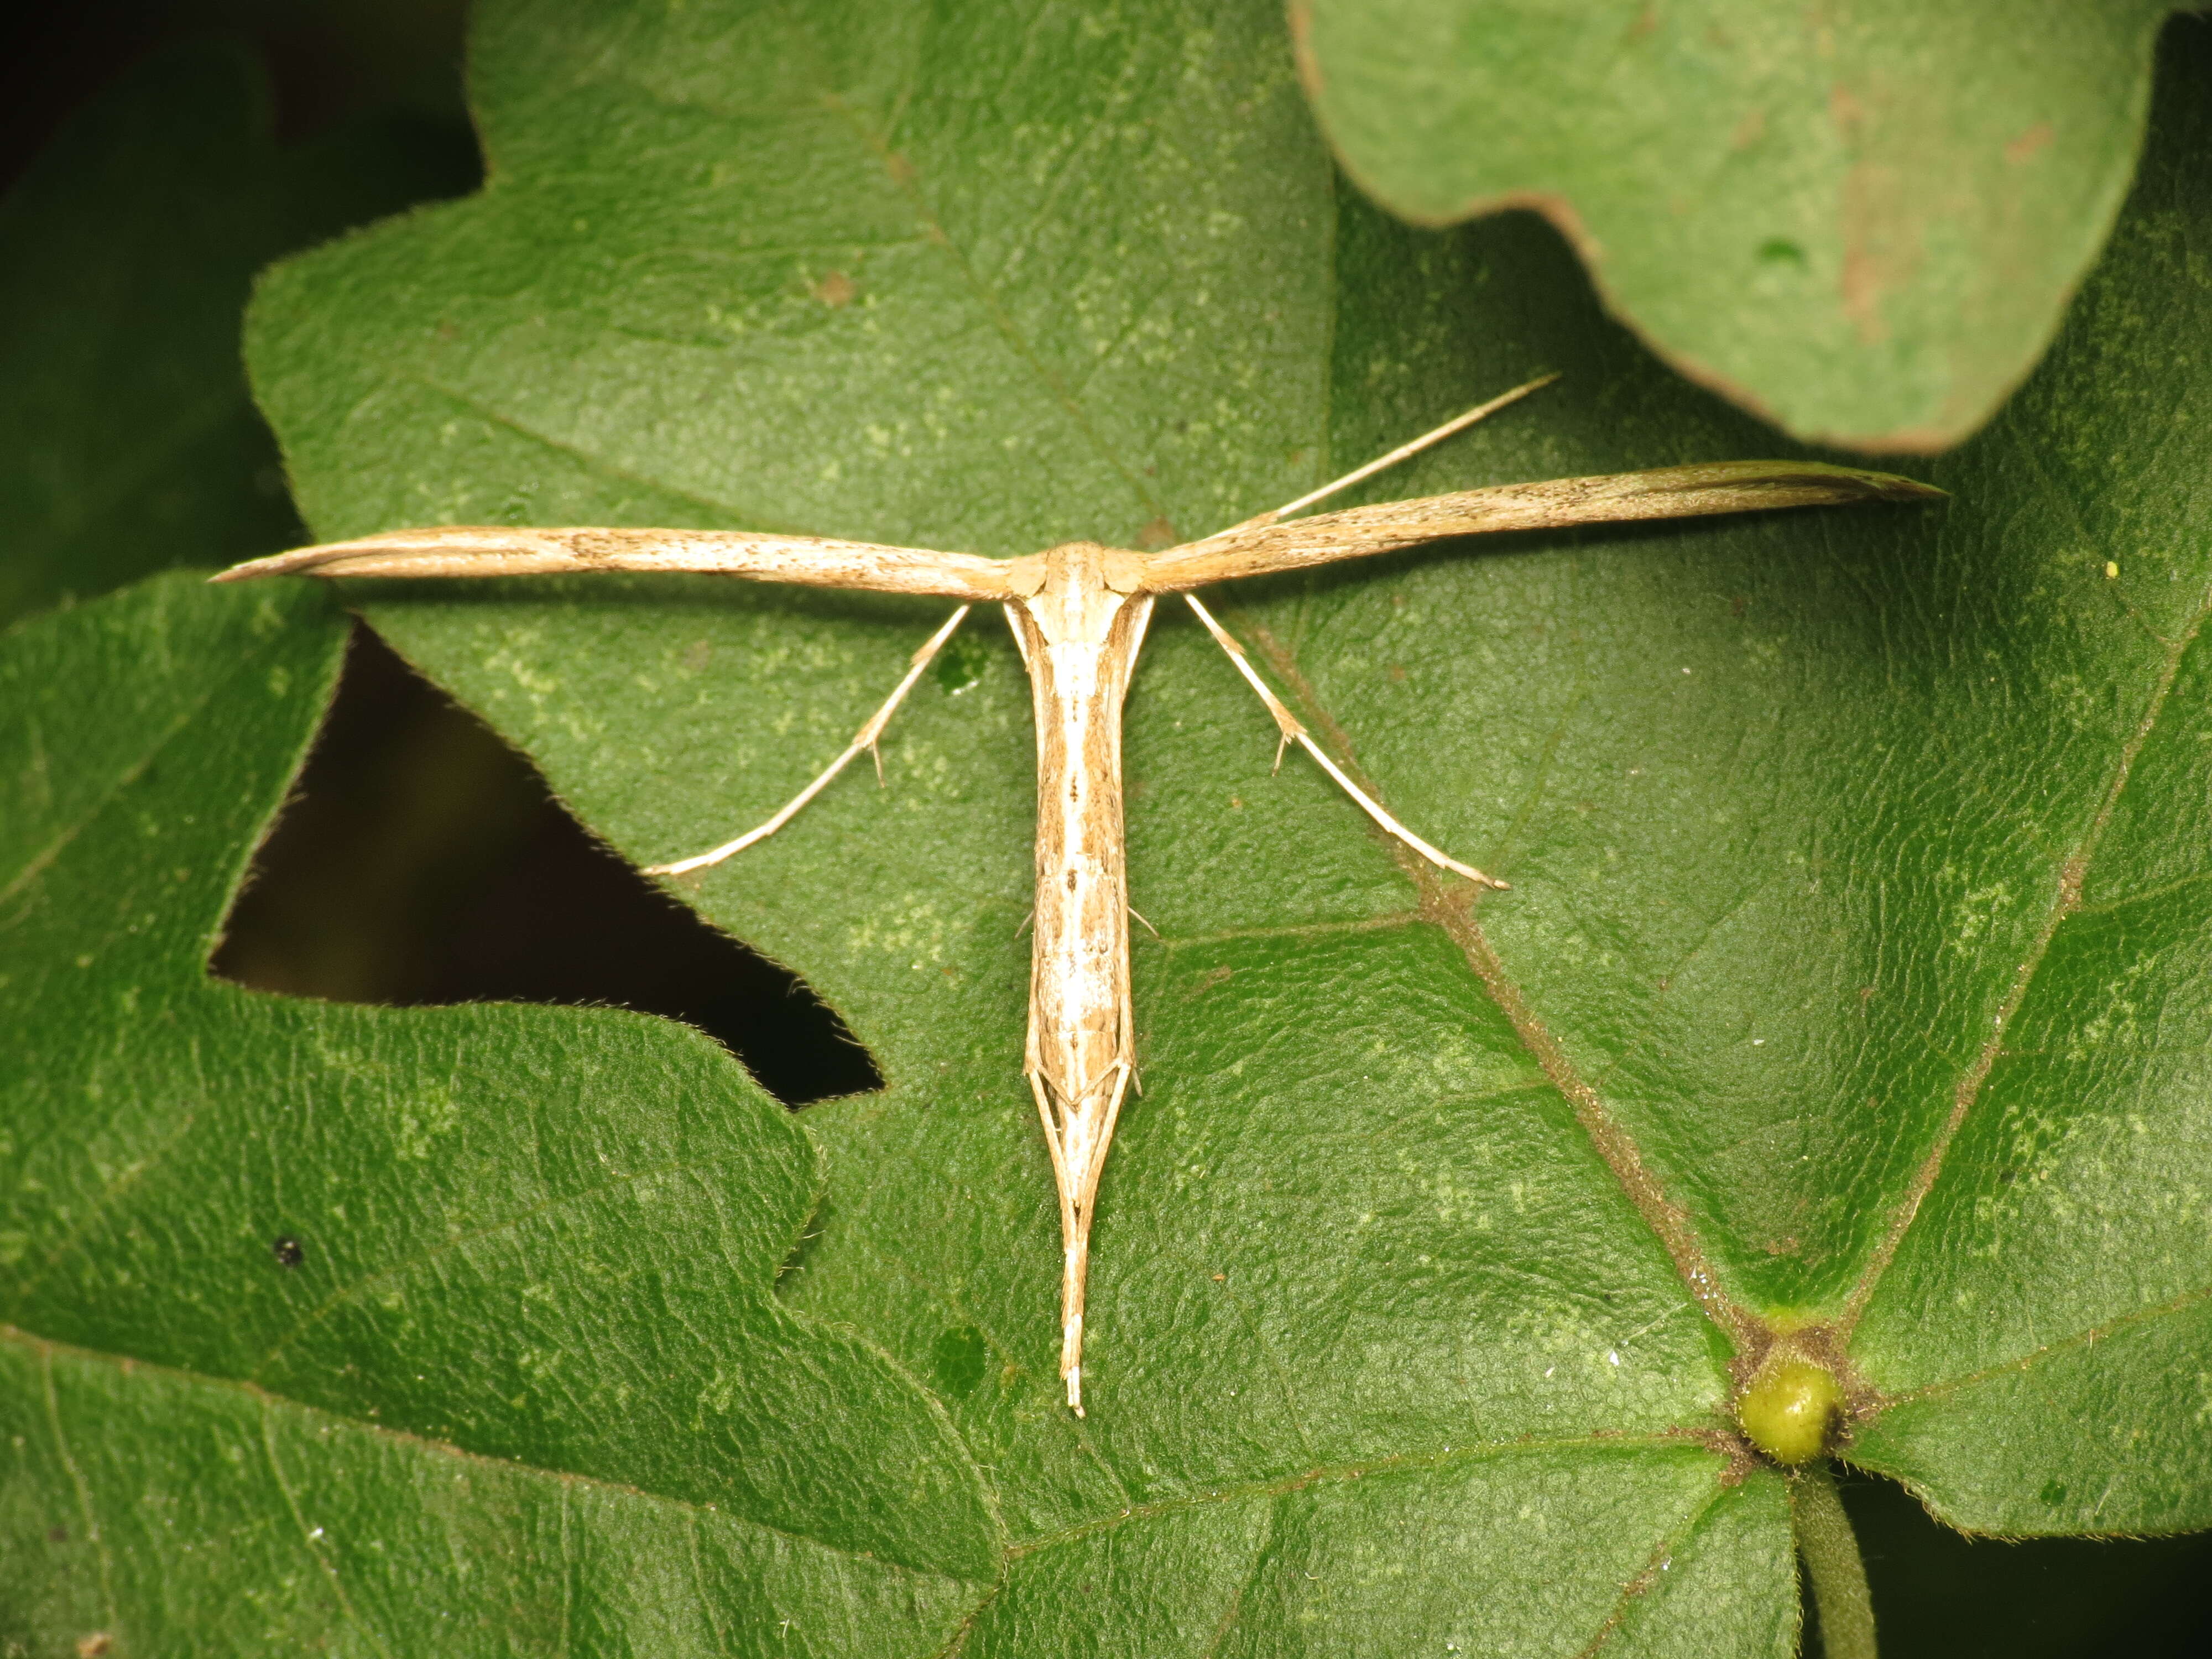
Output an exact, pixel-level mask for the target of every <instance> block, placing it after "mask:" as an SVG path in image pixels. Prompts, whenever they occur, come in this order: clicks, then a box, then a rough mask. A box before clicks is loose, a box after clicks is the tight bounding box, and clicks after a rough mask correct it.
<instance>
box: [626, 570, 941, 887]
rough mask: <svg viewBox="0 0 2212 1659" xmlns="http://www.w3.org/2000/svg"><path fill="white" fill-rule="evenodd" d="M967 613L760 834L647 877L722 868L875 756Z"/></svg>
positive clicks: (654, 867) (655, 869)
mask: <svg viewBox="0 0 2212 1659" xmlns="http://www.w3.org/2000/svg"><path fill="white" fill-rule="evenodd" d="M968 611H969V607H968V606H966V605H962V606H961V607H960V608H959V609H958V610H957V611H954V612H953V613H952V615H951V617H948V618H946V620H945V626H944V627H942V628H940V629H938V630H937V631H936V632H935V633H934V634H932V635H930V636H929V640H928V642H927V644H925V645H924V646H923V647H921V650H919V651H917V652H915V653H914V660H913V662H912V664H911V665H908V669H907V671H906V678H904V679H902V680H901V681H900V682H899V683H898V685H897V687H896V690H893V691H892V692H891V694H890V696H888V697H886V698H884V706H883V707H882V708H878V709H877V710H876V712H875V713H874V714H871V715H870V716H869V717H868V723H867V724H866V726H862V727H861V728H860V732H858V733H857V734H856V735H855V736H854V738H853V741H852V742H851V743H849V744H847V745H846V746H845V752H844V753H843V754H842V755H840V756H838V757H837V758H836V760H833V761H831V762H830V763H829V765H828V766H826V767H824V768H823V769H822V772H821V774H820V775H819V776H817V778H816V779H815V780H814V781H813V782H811V783H810V784H808V785H807V786H806V787H805V788H804V789H802V790H800V791H799V793H797V794H795V795H793V797H792V798H791V799H789V800H787V801H786V802H785V803H784V804H783V808H782V810H781V811H779V812H777V813H776V815H775V817H772V818H770V819H769V821H768V822H767V823H763V824H762V825H761V826H760V827H759V828H758V829H748V830H746V831H745V833H744V835H742V836H738V838H737V839H736V840H735V841H726V842H723V843H722V844H721V845H720V847H717V848H714V849H713V850H712V851H710V852H705V853H702V854H699V855H698V856H697V857H696V858H688V859H678V860H677V861H676V862H675V863H673V864H649V865H647V866H646V869H645V873H646V874H647V875H648V876H680V875H683V874H684V872H687V871H691V870H703V869H704V868H706V867H707V866H708V865H710V864H720V862H721V861H722V860H724V859H726V858H729V857H731V856H732V855H733V854H738V853H742V852H744V850H745V848H748V847H750V846H751V845H752V844H753V843H754V842H757V841H766V840H767V839H768V838H769V836H772V835H774V834H775V832H776V831H777V830H779V829H782V828H783V826H784V825H785V824H787V823H790V822H791V821H792V819H793V818H794V817H797V816H798V815H799V809H800V808H801V807H803V806H805V805H806V803H807V802H809V801H811V800H812V799H814V798H815V796H817V795H818V794H820V793H822V792H823V790H824V789H825V788H827V787H829V781H830V780H831V779H832V778H834V777H836V775H838V774H839V773H840V772H842V771H843V770H844V769H845V768H846V766H847V765H848V763H850V762H851V761H852V758H853V757H854V756H855V755H857V754H859V753H860V752H861V751H862V750H866V751H867V752H869V753H870V754H874V753H875V748H876V740H877V739H878V738H880V737H882V736H883V734H884V727H885V726H889V725H890V720H891V716H892V715H893V714H896V712H897V710H898V706H899V704H901V703H902V702H905V701H906V694H907V693H908V692H909V691H911V690H914V684H915V681H916V680H918V679H920V678H921V673H922V670H924V669H926V668H927V667H928V666H929V659H931V658H932V657H934V656H935V655H936V654H937V653H938V652H939V650H940V649H941V648H942V647H944V644H945V641H947V640H949V639H951V637H952V630H953V629H956V628H957V627H959V626H960V624H961V623H962V621H963V619H964V618H965V617H967V615H968ZM876 775H877V778H878V780H879V781H880V780H881V778H882V776H883V761H882V759H881V757H878V759H877V762H876Z"/></svg>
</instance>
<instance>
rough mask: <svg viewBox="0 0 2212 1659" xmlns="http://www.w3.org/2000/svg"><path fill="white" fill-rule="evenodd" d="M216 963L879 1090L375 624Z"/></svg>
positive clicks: (852, 1052) (751, 960) (363, 632)
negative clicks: (648, 1037)
mask: <svg viewBox="0 0 2212 1659" xmlns="http://www.w3.org/2000/svg"><path fill="white" fill-rule="evenodd" d="M209 967H210V971H211V972H213V973H214V974H216V975H218V976H219V977H221V978H223V979H228V980H232V981H236V982H237V983H239V984H240V985H247V986H252V987H254V988H256V989H258V990H264V991H275V992H278V993H282V994H288V995H292V996H308V997H319V998H324V999H326V1000H331V1001H334V1002H367V1003H381V1004H386V1005H390V1006H400V1007H410V1006H413V1007H420V1006H434V1005H442V1004H452V1003H462V1002H536V1003H553V1004H558V1005H562V1006H582V1007H605V1006H614V1007H623V1008H633V1009H636V1010H639V1011H641V1012H647V1013H654V1014H661V1015H665V1017H667V1018H671V1019H678V1020H682V1021H684V1023H685V1024H689V1025H693V1026H696V1027H697V1028H698V1029H699V1030H702V1031H704V1032H706V1033H707V1035H708V1036H711V1037H714V1039H715V1040H716V1041H717V1042H720V1043H722V1044H723V1045H724V1046H725V1047H726V1048H728V1049H729V1050H730V1051H731V1052H732V1054H736V1055H737V1057H738V1059H739V1060H743V1061H744V1064H745V1066H746V1067H747V1068H748V1069H749V1070H750V1072H751V1073H752V1074H753V1076H754V1077H755V1078H757V1079H759V1081H760V1084H761V1086H762V1087H763V1088H764V1089H766V1090H767V1091H769V1093H770V1094H772V1095H774V1096H775V1097H776V1098H777V1099H778V1100H780V1101H781V1102H783V1103H784V1104H786V1105H787V1106H793V1107H797V1106H804V1105H806V1104H808V1103H811V1102H813V1101H817V1100H827V1099H829V1098H832V1097H836V1096H840V1095H851V1094H860V1093H863V1092H866V1091H871V1090H875V1089H880V1088H881V1087H882V1086H883V1079H882V1077H881V1075H880V1074H879V1073H878V1072H877V1070H876V1067H875V1064H874V1062H873V1061H872V1060H871V1059H870V1058H869V1056H868V1054H867V1051H866V1049H864V1048H861V1047H860V1044H859V1043H857V1042H854V1039H853V1036H852V1034H851V1033H850V1032H849V1031H848V1030H846V1028H845V1024H844V1022H843V1021H842V1020H840V1019H839V1018H837V1016H836V1013H835V1012H832V1011H831V1010H830V1009H829V1008H828V1007H826V1006H823V1003H822V1002H821V1001H820V1000H819V999H817V997H816V996H815V995H814V994H813V993H812V992H811V991H810V990H809V989H808V988H807V987H806V986H805V984H804V983H803V982H802V981H799V979H797V978H796V977H794V976H793V975H791V974H789V973H787V971H785V970H784V969H781V968H780V967H778V966H777V965H776V964H775V963H772V962H770V961H769V960H768V959H767V958H766V957H762V956H760V955H759V954H757V952H755V951H750V950H749V949H747V948H746V947H745V946H744V945H741V944H739V943H738V941H737V940H735V939H731V938H729V937H728V936H727V935H726V934H723V933H718V932H716V931H715V930H714V928H713V927H709V926H708V924H707V923H706V922H705V921H702V920H701V919H700V918H699V917H698V916H697V915H695V914H694V913H693V912H691V911H690V910H688V909H686V908H683V907H682V906H680V905H678V904H677V903H675V902H673V901H672V900H671V899H669V898H668V897H667V896H665V894H663V893H662V892H661V891H660V890H659V889H658V888H656V887H655V886H654V885H653V884H652V883H651V882H649V881H648V880H647V879H646V878H644V877H643V876H641V875H640V874H639V873H638V872H637V871H636V870H635V869H634V868H632V867H631V866H629V865H628V864H626V863H624V862H623V860H621V859H620V858H619V857H618V856H617V855H616V854H614V853H612V852H611V851H610V850H609V849H608V848H605V847H604V846H602V845H601V844H600V843H599V842H596V841H594V840H592V837H591V836H589V835H587V834H586V832H585V830H584V829H583V828H582V826H581V825H580V824H579V823H577V822H576V821H575V819H574V818H573V817H570V816H569V815H568V813H567V812H566V811H563V810H562V807H561V805H560V804H559V803H558V802H557V801H556V800H555V799H553V798H552V796H551V794H550V793H549V792H548V790H547V788H546V787H545V783H544V780H543V779H542V778H540V777H539V776H538V773H537V772H536V770H535V769H532V767H531V765H530V763H528V762H527V761H526V760H525V759H524V758H523V757H520V755H518V754H516V753H515V752H514V751H513V750H511V749H509V748H508V747H507V745H506V744H503V743H502V742H501V740H500V739H499V738H497V737H496V736H495V735H494V734H493V733H492V732H490V731H489V729H488V728H487V727H486V726H484V725H483V723H482V722H481V721H479V720H477V719H476V717H475V716H474V715H472V714H469V713H468V712H467V711H466V710H465V709H463V708H459V707H457V706H456V705H455V704H453V702H450V701H449V700H447V698H446V697H445V696H444V695H443V694H442V693H441V692H440V691H439V690H437V689H436V688H435V686H433V685H431V684H429V683H428V681H426V680H424V679H423V678H421V677H420V676H419V675H417V674H416V672H415V671H413V670H412V669H410V667H408V666H407V665H406V664H405V663H404V662H403V661H401V660H400V659H399V658H398V656H397V655H396V654H395V653H393V652H392V649H391V648H390V647H388V646H386V645H385V644H384V642H383V641H380V640H379V639H378V638H377V637H376V635H374V633H372V632H370V631H369V630H368V629H366V628H363V627H360V626H358V625H356V628H355V629H354V635H353V640H352V642H351V645H350V647H349V650H348V652H347V656H346V665H345V672H344V675H343V678H342V679H341V681H340V683H339V686H338V692H337V698H336V699H335V701H334V702H333V703H332V704H331V712H330V715H329V718H328V719H327V720H325V722H324V725H323V729H322V732H320V734H319V736H318V738H317V739H316V743H315V748H314V752H313V754H312V755H311V756H310V757H309V758H308V761H307V766H306V767H305V768H304V769H303V770H302V771H301V775H300V780H299V783H298V785H297V787H295V792H294V796H293V799H292V800H291V802H290V804H289V805H288V806H287V807H286V808H285V811H284V812H283V817H281V818H280V819H279V820H278V822H277V824H276V829H275V830H274V831H273V832H272V833H271V834H270V837H269V839H268V840H267V842H264V844H263V846H262V848H261V849H260V851H259V852H258V854H257V855H256V856H255V859H254V862H253V867H252V872H250V874H249V876H248V878H247V881H246V887H245V890H243V891H242V892H241V893H240V896H239V899H238V901H237V902H236V904H235V905H234V907H233V908H232V910H231V914H230V915H229V917H228V921H227V922H226V925H225V928H224V937H223V939H222V944H221V945H219V946H218V947H217V948H216V953H215V956H214V957H213V959H212V961H211V962H210V964H209Z"/></svg>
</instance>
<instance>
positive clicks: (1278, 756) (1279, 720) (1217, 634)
mask: <svg viewBox="0 0 2212 1659" xmlns="http://www.w3.org/2000/svg"><path fill="white" fill-rule="evenodd" d="M1182 597H1183V599H1184V601H1185V602H1186V603H1187V604H1188V605H1189V606H1190V608H1191V609H1192V610H1193V611H1196V612H1197V613H1198V619H1199V621H1200V622H1202V623H1205V624H1206V632H1207V633H1209V634H1211V635H1213V642H1214V643H1215V644H1216V645H1218V646H1219V647H1221V648H1222V649H1223V650H1224V651H1225V652H1227V653H1229V660H1230V661H1231V662H1232V663H1234V664H1236V665H1237V672H1238V673H1240V674H1242V675H1243V677H1244V680H1245V684H1248V685H1249V686H1250V687H1251V688H1252V689H1253V690H1255V691H1256V692H1258V693H1259V694H1260V701H1261V702H1263V703H1265V704H1267V712H1268V713H1269V714H1272V715H1273V716H1274V717H1275V726H1276V729H1277V730H1279V732H1282V734H1283V738H1282V742H1281V743H1279V744H1277V745H1276V748H1275V764H1276V765H1277V766H1280V765H1281V764H1282V763H1283V750H1285V749H1286V748H1288V747H1289V746H1290V745H1291V744H1294V743H1295V744H1297V745H1298V746H1299V747H1300V748H1302V749H1304V750H1305V751H1306V753H1308V754H1309V755H1311V756H1312V757H1314V759H1315V760H1316V761H1317V762H1318V763H1320V765H1321V769H1322V771H1324V772H1326V773H1328V775H1329V776H1331V777H1332V778H1334V779H1335V780H1336V782H1337V787H1340V789H1342V790H1343V791H1344V793H1346V794H1347V795H1349V796H1351V797H1352V799H1354V800H1356V801H1358V803H1359V809H1360V811H1363V812H1364V813H1366V814H1367V816H1368V817H1370V818H1372V819H1374V820H1375V822H1376V823H1378V824H1380V825H1381V826H1382V828H1383V833H1385V834H1386V835H1389V836H1393V837H1395V839H1396V840H1398V841H1400V842H1403V843H1404V844H1405V845H1406V846H1407V847H1409V848H1412V849H1413V851H1414V852H1416V853H1418V854H1420V855H1421V856H1422V857H1423V858H1425V859H1426V860H1428V861H1429V862H1430V863H1431V864H1433V865H1435V866H1437V867H1438V868H1439V869H1443V870H1449V871H1452V872H1454V873H1455V874H1458V875H1462V876H1465V877H1466V878H1468V880H1469V881H1479V882H1480V883H1481V884H1483V885H1484V886H1486V887H1504V886H1505V885H1507V884H1506V883H1504V882H1502V881H1500V880H1498V878H1496V877H1495V876H1486V875H1484V874H1483V873H1482V872H1481V871H1480V870H1478V869H1476V868H1475V867H1474V866H1473V865H1471V864H1462V863H1461V862H1460V861H1459V860H1457V859H1455V858H1454V857H1452V855H1451V854H1449V853H1447V852H1444V851H1443V849H1442V848H1437V847H1433V846H1431V845H1430V843H1428V842H1425V841H1424V840H1422V839H1421V838H1420V837H1419V836H1417V835H1415V834H1414V833H1413V831H1412V830H1411V829H1407V827H1406V826H1405V825H1404V824H1402V823H1400V822H1399V821H1398V820H1397V819H1396V818H1395V817H1392V816H1391V815H1390V813H1389V810H1388V809H1387V808H1385V807H1384V806H1383V803H1382V802H1380V801H1378V800H1376V799H1375V797H1374V796H1372V795H1370V794H1369V793H1367V792H1366V791H1365V790H1364V789H1362V788H1361V787H1359V786H1358V784H1356V783H1354V782H1353V781H1352V780H1351V779H1350V778H1348V777H1346V775H1345V773H1344V769H1343V768H1342V767H1340V766H1339V765H1338V764H1337V763H1335V762H1334V761H1333V760H1331V759H1330V758H1329V757H1328V755H1326V754H1325V753H1323V752H1322V747H1321V745H1320V744H1317V743H1316V742H1315V741H1314V740H1313V734H1312V733H1311V732H1308V731H1307V730H1306V728H1305V726H1304V724H1303V723H1302V722H1301V721H1300V720H1299V719H1298V717H1297V715H1296V714H1292V713H1291V711H1290V710H1289V709H1288V708H1285V707H1284V706H1283V701H1282V699H1281V698H1279V697H1278V696H1276V695H1275V694H1274V693H1273V691H1272V690H1269V689H1268V687H1267V681H1265V680H1263V679H1261V678H1260V672H1259V670H1257V669H1255V668H1254V667H1253V666H1252V662H1251V659H1249V657H1247V656H1246V655H1245V654H1244V647H1243V646H1241V645H1239V644H1238V643H1237V640H1236V638H1235V636H1234V635H1231V633H1230V632H1229V631H1228V629H1225V628H1224V627H1222V625H1221V624H1220V623H1218V622H1216V621H1214V620H1213V617H1212V612H1210V611H1207V610H1206V607H1205V606H1204V605H1200V603H1199V602H1198V595H1197V594H1195V593H1186V594H1184V595H1183V596H1182Z"/></svg>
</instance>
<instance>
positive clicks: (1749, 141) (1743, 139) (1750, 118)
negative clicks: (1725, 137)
mask: <svg viewBox="0 0 2212 1659" xmlns="http://www.w3.org/2000/svg"><path fill="white" fill-rule="evenodd" d="M1764 137H1766V112H1765V110H1763V109H1755V110H1753V111H1751V112H1749V113H1748V114H1747V115H1746V116H1745V117H1744V118H1743V119H1742V120H1741V121H1739V122H1737V123H1736V124H1735V131H1734V132H1732V133H1730V134H1729V149H1735V150H1744V149H1750V148H1751V147H1752V146H1753V144H1755V143H1758V142H1759V140H1760V139H1762V138H1764Z"/></svg>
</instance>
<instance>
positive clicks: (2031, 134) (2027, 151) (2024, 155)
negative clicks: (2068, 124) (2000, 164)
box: [2005, 121, 2058, 167]
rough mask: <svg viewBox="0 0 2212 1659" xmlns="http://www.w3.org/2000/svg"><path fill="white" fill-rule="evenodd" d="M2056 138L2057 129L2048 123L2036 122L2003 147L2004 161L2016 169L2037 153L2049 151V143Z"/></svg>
mask: <svg viewBox="0 0 2212 1659" xmlns="http://www.w3.org/2000/svg"><path fill="white" fill-rule="evenodd" d="M2057 136H2058V133H2057V128H2055V127H2053V126H2052V125H2051V123H2050V122H2048V121H2038V122H2037V123H2036V124H2035V125H2033V126H2032V127H2030V128H2029V129H2028V130H2027V131H2026V132H2023V133H2021V135H2020V137H2017V138H2015V139H2014V140H2013V141H2012V143H2008V144H2007V145H2006V146H2005V160H2006V161H2010V162H2011V163H2012V164H2013V165H2014V166H2015V167H2017V166H2019V165H2020V164H2021V162H2022V161H2029V160H2032V159H2033V157H2034V156H2035V155H2036V153H2037V152H2038V151H2039V150H2044V149H2049V148H2050V146H2051V140H2052V139H2053V138H2055V137H2057Z"/></svg>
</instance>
